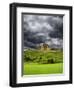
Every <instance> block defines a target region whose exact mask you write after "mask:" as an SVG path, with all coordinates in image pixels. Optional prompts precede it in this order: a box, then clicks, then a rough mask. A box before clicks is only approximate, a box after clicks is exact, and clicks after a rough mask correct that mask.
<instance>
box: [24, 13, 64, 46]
mask: <svg viewBox="0 0 74 90" xmlns="http://www.w3.org/2000/svg"><path fill="white" fill-rule="evenodd" d="M23 32H24V47H30V48H36V47H37V45H39V44H40V43H47V44H48V45H49V47H54V48H56V47H60V48H62V44H63V40H62V38H63V16H53V15H52V16H43V15H25V14H24V15H23Z"/></svg>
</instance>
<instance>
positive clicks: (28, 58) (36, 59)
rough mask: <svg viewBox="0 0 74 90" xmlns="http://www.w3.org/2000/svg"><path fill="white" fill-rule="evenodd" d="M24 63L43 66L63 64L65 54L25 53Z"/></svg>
mask: <svg viewBox="0 0 74 90" xmlns="http://www.w3.org/2000/svg"><path fill="white" fill-rule="evenodd" d="M24 61H25V62H33V63H41V64H49V63H60V62H63V54H62V52H46V53H43V52H38V51H25V52H24Z"/></svg>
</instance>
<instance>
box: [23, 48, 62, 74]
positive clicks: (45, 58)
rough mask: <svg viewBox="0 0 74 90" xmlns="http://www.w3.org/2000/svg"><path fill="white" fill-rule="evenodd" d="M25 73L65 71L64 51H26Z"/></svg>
mask: <svg viewBox="0 0 74 90" xmlns="http://www.w3.org/2000/svg"><path fill="white" fill-rule="evenodd" d="M23 60H24V63H23V75H35V74H57V73H62V72H63V51H61V50H49V51H44V50H43V51H41V50H27V51H24V59H23Z"/></svg>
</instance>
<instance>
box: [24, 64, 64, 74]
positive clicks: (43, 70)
mask: <svg viewBox="0 0 74 90" xmlns="http://www.w3.org/2000/svg"><path fill="white" fill-rule="evenodd" d="M23 66H24V67H23V75H35V74H58V73H62V72H63V63H55V64H36V63H24V65H23Z"/></svg>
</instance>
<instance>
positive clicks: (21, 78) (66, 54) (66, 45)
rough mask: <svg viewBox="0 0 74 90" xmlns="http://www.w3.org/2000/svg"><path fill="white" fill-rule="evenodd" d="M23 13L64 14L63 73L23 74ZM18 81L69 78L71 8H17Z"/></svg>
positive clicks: (28, 81)
mask: <svg viewBox="0 0 74 90" xmlns="http://www.w3.org/2000/svg"><path fill="white" fill-rule="evenodd" d="M21 13H43V14H47V13H48V14H64V18H63V49H64V51H63V59H64V65H63V74H54V75H52V74H48V75H30V76H21V72H22V66H21V65H22V61H21V58H22V56H21V55H22V52H21V51H22V50H21V49H22V48H21V45H22V44H21V37H22V36H21V28H22V24H21V23H22V22H21ZM16 65H17V83H31V82H46V81H49V82H52V81H65V80H69V10H60V9H58V10H56V9H37V8H26V7H25V8H22V7H20V8H19V7H18V8H17V63H16Z"/></svg>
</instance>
